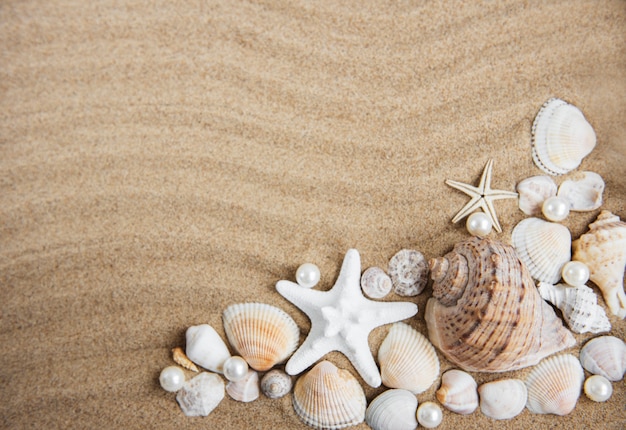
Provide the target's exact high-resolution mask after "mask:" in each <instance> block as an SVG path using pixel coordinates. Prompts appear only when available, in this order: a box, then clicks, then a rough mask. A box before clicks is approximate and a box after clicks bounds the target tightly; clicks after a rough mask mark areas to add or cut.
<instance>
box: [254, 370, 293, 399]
mask: <svg viewBox="0 0 626 430" xmlns="http://www.w3.org/2000/svg"><path fill="white" fill-rule="evenodd" d="M291 386H292V383H291V376H289V375H287V374H286V373H285V372H283V371H282V370H278V369H273V370H270V371H269V372H267V373H266V374H265V375H264V376H263V378H261V391H262V392H263V394H265V395H266V396H267V397H269V398H270V399H278V398H280V397H283V396H285V395H286V394H287V393H289V392H290V391H291Z"/></svg>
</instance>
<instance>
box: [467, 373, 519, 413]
mask: <svg viewBox="0 0 626 430" xmlns="http://www.w3.org/2000/svg"><path fill="white" fill-rule="evenodd" d="M478 393H479V394H480V410H481V412H482V413H483V414H485V415H487V416H488V417H489V418H493V419H495V420H510V419H511V418H514V417H516V416H517V415H519V414H520V413H521V412H522V411H523V410H524V407H525V406H526V399H527V398H528V390H527V389H526V384H524V381H521V380H519V379H501V380H499V381H493V382H488V383H486V384H483V385H481V386H480V387H478Z"/></svg>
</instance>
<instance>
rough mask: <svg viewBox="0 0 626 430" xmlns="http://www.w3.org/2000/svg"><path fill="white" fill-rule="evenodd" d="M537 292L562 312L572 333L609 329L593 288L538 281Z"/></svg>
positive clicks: (597, 331) (607, 320)
mask: <svg viewBox="0 0 626 430" xmlns="http://www.w3.org/2000/svg"><path fill="white" fill-rule="evenodd" d="M538 289H539V294H540V295H541V297H542V298H543V299H544V300H547V301H548V302H550V303H552V304H553V305H554V306H556V307H557V308H559V309H560V310H561V312H562V313H563V319H564V320H565V322H566V323H567V325H568V326H569V328H570V329H571V330H572V331H573V332H574V333H588V332H591V333H602V332H606V331H609V330H611V323H610V322H609V319H608V318H607V316H606V313H605V312H604V309H602V307H601V306H599V305H598V298H597V296H596V293H594V292H593V290H592V289H591V288H589V287H587V286H585V285H581V286H578V287H572V286H569V285H565V284H557V285H552V284H548V283H546V282H540V283H539V288H538Z"/></svg>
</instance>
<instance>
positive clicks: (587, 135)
mask: <svg viewBox="0 0 626 430" xmlns="http://www.w3.org/2000/svg"><path fill="white" fill-rule="evenodd" d="M595 146H596V133H595V132H594V130H593V127H591V125H590V124H589V123H588V122H587V120H586V119H585V116H584V115H583V113H582V112H581V111H580V109H578V108H577V107H576V106H574V105H571V104H569V103H567V102H565V101H563V100H560V99H557V98H552V99H550V100H548V101H547V102H546V103H544V104H543V106H542V107H541V109H540V110H539V112H538V113H537V116H536V117H535V120H534V122H533V126H532V155H533V160H534V161H535V164H536V165H537V167H539V168H540V169H541V170H543V171H544V172H546V173H548V174H550V175H562V174H565V173H567V172H569V171H571V170H574V169H575V168H577V167H578V166H579V165H580V163H581V161H582V159H583V158H585V157H586V156H587V155H588V154H589V153H590V152H591V151H592V150H593V148H594V147H595Z"/></svg>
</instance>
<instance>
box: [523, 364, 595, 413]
mask: <svg viewBox="0 0 626 430" xmlns="http://www.w3.org/2000/svg"><path fill="white" fill-rule="evenodd" d="M584 380H585V372H584V371H583V368H582V367H581V365H580V362H579V361H578V359H577V358H576V357H574V356H573V355H571V354H562V355H556V356H552V357H549V358H546V359H545V360H543V361H542V362H541V363H539V364H538V365H537V366H536V367H535V368H534V369H533V370H532V371H531V372H530V374H529V375H528V377H527V378H526V388H527V389H528V401H527V403H526V407H527V408H528V409H529V410H530V411H531V412H533V413H536V414H555V415H567V414H569V413H570V412H572V411H573V410H574V407H575V406H576V402H577V401H578V398H579V397H580V392H581V389H582V387H583V381H584Z"/></svg>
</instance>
